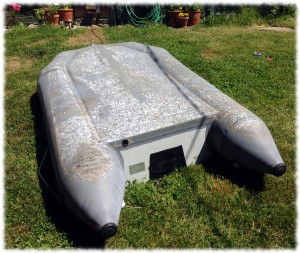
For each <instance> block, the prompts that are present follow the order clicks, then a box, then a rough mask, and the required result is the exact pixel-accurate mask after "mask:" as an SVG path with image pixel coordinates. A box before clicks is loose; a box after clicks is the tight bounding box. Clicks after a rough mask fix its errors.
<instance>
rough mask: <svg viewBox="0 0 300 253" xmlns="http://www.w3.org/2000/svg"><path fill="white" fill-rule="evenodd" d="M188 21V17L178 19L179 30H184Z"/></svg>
mask: <svg viewBox="0 0 300 253" xmlns="http://www.w3.org/2000/svg"><path fill="white" fill-rule="evenodd" d="M188 21H189V17H178V26H179V27H180V28H186V27H187V24H188Z"/></svg>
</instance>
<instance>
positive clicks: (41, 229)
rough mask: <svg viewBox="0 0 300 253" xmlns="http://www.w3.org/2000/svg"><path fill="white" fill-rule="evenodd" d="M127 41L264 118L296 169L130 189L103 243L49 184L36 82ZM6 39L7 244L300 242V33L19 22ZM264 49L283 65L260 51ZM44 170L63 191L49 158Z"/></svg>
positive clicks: (176, 179) (204, 174)
mask: <svg viewBox="0 0 300 253" xmlns="http://www.w3.org/2000/svg"><path fill="white" fill-rule="evenodd" d="M125 41H137V42H141V43H144V44H148V45H155V46H159V47H163V48H165V49H166V50H168V51H169V52H170V53H171V54H172V55H173V56H175V57H176V58H177V59H178V60H180V61H181V62H182V63H183V64H185V65H186V66H188V67H189V68H190V69H192V70H193V71H195V72H196V73H198V74H199V75H200V76H202V77H203V78H205V79H206V80H208V81H209V82H210V83H212V84H214V85H215V86H216V87H217V88H219V89H220V90H222V91H223V92H224V93H226V94H227V95H229V96H231V97H232V98H233V99H235V100H236V101H238V102H239V103H241V104H242V105H244V106H245V107H246V108H248V109H250V110H251V111H253V112H254V113H255V114H257V115H258V116H259V117H260V118H262V119H263V120H264V121H265V123H266V124H267V126H268V127H269V129H270V131H271V133H272V135H273V137H274V140H275V142H276V144H277V147H278V149H279V151H280V153H281V155H282V158H283V160H284V161H285V163H286V165H287V168H288V170H287V172H286V174H285V175H284V176H282V177H279V178H277V177H274V176H271V175H264V176H262V175H260V174H257V173H254V172H249V171H241V170H237V169H233V168H231V167H230V166H229V165H228V164H225V163H221V164H220V163H215V164H212V165H211V166H210V167H204V166H198V165H192V166H189V167H187V168H184V169H181V170H177V171H175V172H173V173H171V174H170V175H168V176H166V177H164V178H162V179H159V180H153V181H149V182H148V183H143V184H138V183H136V184H130V185H128V187H127V188H126V194H125V202H126V206H125V208H123V209H122V212H121V216H120V222H119V231H118V234H117V235H116V236H115V237H113V238H110V239H108V240H107V241H105V242H103V241H101V240H99V238H98V237H97V236H96V235H95V234H94V233H93V232H92V231H90V230H89V229H88V228H87V227H85V226H84V225H83V224H81V223H80V222H78V220H77V219H76V218H75V217H74V216H73V215H72V214H71V213H70V212H69V211H68V210H66V209H65V208H64V207H62V206H61V205H60V204H59V202H58V201H57V199H56V198H55V196H54V195H53V194H51V192H50V191H49V190H48V189H47V188H46V187H45V186H44V184H43V183H42V182H41V181H40V179H39V177H38V168H39V165H40V164H41V161H42V160H43V156H44V154H45V151H46V148H47V142H46V140H45V138H44V135H43V130H42V119H41V117H42V115H41V109H40V106H39V101H38V99H37V95H36V80H37V76H38V74H39V72H40V71H41V69H42V68H43V67H44V66H46V65H47V64H48V63H49V62H50V61H51V60H52V59H53V57H54V56H55V55H56V54H58V53H59V52H62V51H65V50H70V49H75V48H81V47H84V46H88V45H91V44H92V43H95V44H99V43H115V42H125ZM5 43H6V45H5V47H6V51H5V90H4V103H5V104H4V110H5V138H6V139H5V180H4V187H5V198H4V204H5V224H4V226H5V232H4V235H5V238H4V240H5V248H7V249H15V248H22V249H23V248H35V249H47V248H56V249H57V248H102V247H104V248H151V249H153V248H199V249H203V248H205V249H206V248H223V249H224V248H265V249H282V248H285V249H291V248H295V247H296V238H295V237H296V236H295V234H296V203H295V200H296V186H295V185H296V183H295V181H296V179H295V178H296V166H295V150H296V136H295V73H296V71H295V70H296V67H295V56H296V47H295V32H278V31H268V30H257V29H254V28H251V27H235V26H218V27H214V26H212V27H203V26H200V27H195V28H192V29H170V28H167V27H165V26H147V27H145V28H134V27H131V26H123V27H111V28H89V29H84V28H82V29H81V28H80V29H74V30H70V29H62V28H59V27H58V28H56V27H50V26H44V27H39V28H36V29H27V28H25V27H21V26H20V27H15V28H14V29H11V30H9V31H6V32H5ZM255 51H258V52H261V53H263V54H264V55H271V56H272V61H268V60H267V59H266V58H265V57H257V56H254V55H253V52H255ZM43 173H44V175H45V177H46V178H47V179H48V180H49V184H50V185H52V184H53V182H52V180H51V179H52V177H51V176H52V174H51V164H50V159H49V157H48V156H46V158H45V162H44V166H43Z"/></svg>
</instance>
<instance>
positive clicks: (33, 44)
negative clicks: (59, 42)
mask: <svg viewBox="0 0 300 253" xmlns="http://www.w3.org/2000/svg"><path fill="white" fill-rule="evenodd" d="M48 42H49V40H47V39H42V40H39V41H37V42H32V43H31V44H30V45H28V46H29V47H33V46H37V45H46V44H47V43H48Z"/></svg>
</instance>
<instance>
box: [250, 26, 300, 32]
mask: <svg viewBox="0 0 300 253" xmlns="http://www.w3.org/2000/svg"><path fill="white" fill-rule="evenodd" d="M255 28H256V29H258V30H269V31H276V32H295V30H294V29H292V28H289V27H255Z"/></svg>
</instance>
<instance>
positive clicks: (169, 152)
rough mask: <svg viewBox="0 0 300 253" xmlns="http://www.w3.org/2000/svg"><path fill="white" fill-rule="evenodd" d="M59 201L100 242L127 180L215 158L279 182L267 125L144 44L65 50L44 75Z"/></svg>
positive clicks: (279, 164)
mask: <svg viewBox="0 0 300 253" xmlns="http://www.w3.org/2000/svg"><path fill="white" fill-rule="evenodd" d="M38 94H39V97H40V101H41V105H42V108H43V113H44V117H45V122H46V128H47V134H48V138H49V145H50V153H51V158H52V161H53V165H54V170H55V179H56V183H57V187H58V190H59V193H60V195H61V198H62V199H63V202H64V203H65V204H66V206H67V207H68V208H70V210H71V211H73V212H74V213H75V214H76V215H77V216H78V217H79V218H81V219H82V220H83V221H84V222H85V223H87V224H88V225H90V226H91V227H92V228H94V229H95V230H96V231H98V232H100V233H101V234H102V236H104V237H111V236H113V235H115V234H116V232H117V225H118V220H119V215H120V211H121V205H122V201H123V197H124V191H125V184H126V181H134V180H137V181H147V180H149V179H152V178H157V177H160V176H162V175H164V174H166V173H168V172H169V171H171V170H173V169H174V168H176V167H184V166H186V165H189V164H192V163H201V162H203V161H205V160H206V159H208V158H210V157H211V156H212V155H214V154H218V155H220V156H222V157H223V158H225V159H226V160H228V161H230V162H232V163H233V164H234V165H235V166H240V167H241V168H242V167H245V168H248V169H252V170H256V171H259V172H262V173H268V174H273V175H276V176H281V175H283V174H284V173H285V171H286V167H285V165H284V163H283V161H282V158H281V156H280V154H279V152H278V150H277V148H276V145H275V143H274V140H273V138H272V136H271V134H270V132H269V130H268V128H267V126H266V125H265V124H264V122H263V121H262V120H261V119H260V118H258V117H257V116H256V115H254V114H253V113H252V112H250V111H249V110H247V109H245V108H244V107H243V106H241V105H240V104H238V103H237V102H235V101H234V100H232V99H231V98H229V97H228V96H226V95H225V94H223V93H222V92H221V91H219V90H218V89H216V88H215V87H214V86H213V85H211V84H210V83H208V82H207V81H205V80H204V79H203V78H201V77H200V76H198V75H197V74H195V73H194V72H192V71H191V70H189V69H188V68H187V67H185V66H184V65H183V64H181V63H180V62H179V61H177V60H176V59H175V58H174V57H172V56H171V55H170V54H169V53H168V52H167V51H166V50H164V49H162V48H158V47H153V46H146V45H142V44H139V43H133V42H130V43H121V44H110V45H93V46H90V47H87V48H82V49H78V50H72V51H67V52H62V53H60V54H59V55H57V56H56V57H55V59H54V60H53V61H52V62H51V63H50V64H49V65H48V66H46V67H45V68H44V69H43V70H42V72H41V74H40V76H39V78H38Z"/></svg>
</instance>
